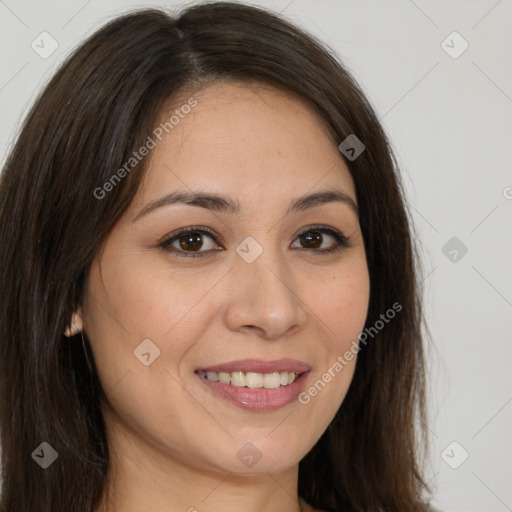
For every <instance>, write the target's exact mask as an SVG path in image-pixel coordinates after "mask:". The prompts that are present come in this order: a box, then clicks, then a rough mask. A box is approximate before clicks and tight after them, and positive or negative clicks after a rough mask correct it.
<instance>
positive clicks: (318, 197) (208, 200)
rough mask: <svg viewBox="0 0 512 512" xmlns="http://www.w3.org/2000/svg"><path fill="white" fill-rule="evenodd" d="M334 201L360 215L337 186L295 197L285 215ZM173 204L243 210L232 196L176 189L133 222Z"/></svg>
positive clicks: (139, 214)
mask: <svg viewBox="0 0 512 512" xmlns="http://www.w3.org/2000/svg"><path fill="white" fill-rule="evenodd" d="M332 202H338V203H342V204H345V205H347V206H349V207H350V208H351V209H352V210H353V211H354V213H355V214H356V216H359V208H358V207H357V204H356V203H355V201H354V200H353V199H352V198H351V197H350V196H349V195H348V194H347V193H346V192H344V191H342V190H339V189H337V188H333V189H328V190H321V191H319V192H313V193H311V194H307V195H304V196H302V197H298V198H296V199H293V200H292V202H291V203H290V206H289V207H288V210H287V211H286V214H285V215H290V214H291V213H298V212H302V211H305V210H308V209H310V208H314V207H317V206H321V205H323V204H327V203H332ZM173 204H187V205H192V206H198V207H200V208H205V209H207V210H212V211H214V212H218V213H230V214H236V215H240V214H241V212H242V207H241V205H240V203H239V202H238V201H236V200H234V199H232V198H231V197H228V196H225V195H221V194H213V193H208V192H200V191H187V190H176V191H173V192H171V193H169V194H167V195H165V196H163V197H161V198H160V199H157V200H156V201H153V202H151V203H149V204H147V205H146V206H144V208H142V210H140V212H139V213H138V214H137V215H136V216H135V217H134V219H133V222H135V221H137V220H139V219H140V218H141V217H144V216H145V215H148V214H149V213H151V212H153V211H155V210H156V209H158V208H161V207H163V206H169V205H173Z"/></svg>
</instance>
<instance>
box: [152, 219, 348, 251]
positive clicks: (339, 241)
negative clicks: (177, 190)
mask: <svg viewBox="0 0 512 512" xmlns="http://www.w3.org/2000/svg"><path fill="white" fill-rule="evenodd" d="M311 231H316V232H319V233H322V234H326V235H330V236H332V237H333V238H334V239H335V241H336V242H335V244H334V245H333V247H331V248H329V249H319V250H315V249H304V250H305V251H312V252H314V253H317V255H320V256H323V255H327V254H332V253H335V252H340V251H342V250H343V249H345V248H347V247H350V246H351V243H350V241H349V240H348V238H347V237H346V236H345V235H344V234H343V233H341V232H340V231H337V230H334V229H332V228H329V227H327V226H322V225H317V226H309V227H308V228H307V229H305V230H304V231H301V232H300V233H299V234H298V235H297V237H296V238H299V237H300V236H302V235H304V234H306V233H309V232H311ZM189 233H198V234H202V235H208V236H210V237H211V238H212V239H213V240H214V242H215V243H216V244H217V245H218V237H217V235H216V234H215V233H214V231H212V230H211V229H209V228H206V227H202V226H201V227H199V226H197V227H196V226H190V227H188V228H186V229H183V230H181V231H178V232H175V233H171V234H170V235H169V236H168V237H166V238H165V239H164V240H163V241H162V242H160V244H159V245H158V247H160V248H161V249H164V250H166V251H171V252H173V253H174V254H175V256H179V257H185V258H197V257H199V258H202V257H204V256H205V255H206V254H209V253H211V250H208V251H200V252H187V251H183V250H182V249H176V248H175V247H171V248H170V247H169V246H170V245H171V244H172V243H173V242H174V241H175V240H177V239H178V238H179V237H180V236H182V235H187V234H189Z"/></svg>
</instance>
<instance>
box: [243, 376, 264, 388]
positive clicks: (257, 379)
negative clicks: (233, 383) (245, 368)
mask: <svg viewBox="0 0 512 512" xmlns="http://www.w3.org/2000/svg"><path fill="white" fill-rule="evenodd" d="M246 381H247V387H248V388H262V387H263V374H262V373H254V372H247V374H246Z"/></svg>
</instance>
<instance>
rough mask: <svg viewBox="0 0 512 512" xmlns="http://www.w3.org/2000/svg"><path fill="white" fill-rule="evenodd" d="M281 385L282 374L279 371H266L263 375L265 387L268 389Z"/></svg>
mask: <svg viewBox="0 0 512 512" xmlns="http://www.w3.org/2000/svg"><path fill="white" fill-rule="evenodd" d="M280 385H281V375H279V372H274V373H265V375H264V376H263V387H264V388H266V389H275V388H278V387H279V386H280Z"/></svg>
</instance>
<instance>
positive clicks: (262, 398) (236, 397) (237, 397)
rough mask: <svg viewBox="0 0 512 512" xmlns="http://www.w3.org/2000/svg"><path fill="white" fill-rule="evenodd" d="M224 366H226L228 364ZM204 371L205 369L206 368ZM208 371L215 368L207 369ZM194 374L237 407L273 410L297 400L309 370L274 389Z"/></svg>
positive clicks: (253, 409)
mask: <svg viewBox="0 0 512 512" xmlns="http://www.w3.org/2000/svg"><path fill="white" fill-rule="evenodd" d="M288 361H289V360H288ZM229 364H231V363H229ZM219 367H222V365H221V366H212V367H210V368H219ZM225 367H226V368H228V366H225ZM229 367H230V366H229ZM238 368H240V367H238ZM251 368H254V366H252V367H251ZM260 368H261V367H260ZM201 369H202V368H201ZM204 371H206V369H205V370H204ZM208 371H217V370H210V369H208ZM220 371H223V370H220ZM240 371H242V370H240ZM248 371H250V370H248ZM275 371H277V370H275ZM283 371H286V370H283ZM292 371H293V370H292ZM258 373H259V372H258ZM261 373H266V372H261ZM195 375H196V377H197V378H198V379H199V380H200V381H201V382H202V383H203V385H205V386H206V387H207V388H209V389H210V390H211V391H213V393H215V394H216V395H217V396H219V397H221V398H224V399H225V400H227V401H228V402H231V403H233V404H235V405H237V406H238V407H241V408H242V409H246V410H251V411H259V412H263V411H273V410H275V409H279V408H281V407H284V406H285V405H288V404H291V403H292V402H295V401H298V397H299V395H300V394H301V393H302V391H303V390H304V388H305V384H306V380H307V378H308V375H309V371H306V372H304V373H302V374H301V375H299V376H298V377H297V378H296V379H295V380H294V381H293V382H292V383H291V384H288V385H287V386H282V387H279V388H275V389H266V388H254V389H252V388H247V387H238V386H233V385H232V384H224V383H223V382H213V381H211V380H208V379H207V378H206V377H201V375H200V374H199V373H198V372H197V371H196V372H195Z"/></svg>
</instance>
